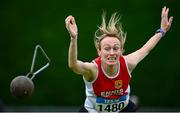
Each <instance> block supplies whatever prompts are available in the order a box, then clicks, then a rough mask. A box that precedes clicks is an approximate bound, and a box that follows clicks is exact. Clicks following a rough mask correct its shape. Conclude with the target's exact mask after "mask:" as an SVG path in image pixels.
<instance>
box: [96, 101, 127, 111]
mask: <svg viewBox="0 0 180 113" xmlns="http://www.w3.org/2000/svg"><path fill="white" fill-rule="evenodd" d="M98 108H99V111H107V112H116V111H118V110H121V109H122V108H124V102H120V103H115V104H99V105H98Z"/></svg>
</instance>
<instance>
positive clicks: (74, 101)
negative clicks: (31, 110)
mask: <svg viewBox="0 0 180 113" xmlns="http://www.w3.org/2000/svg"><path fill="white" fill-rule="evenodd" d="M164 5H166V6H167V7H169V8H170V12H169V15H173V16H174V21H173V24H172V27H171V29H170V31H169V32H168V33H167V34H166V36H165V37H164V38H163V39H162V40H161V41H160V43H159V44H158V45H157V46H156V47H155V49H154V50H153V51H152V52H151V54H149V56H147V57H146V58H145V59H144V60H143V61H142V62H141V63H140V64H139V65H138V66H137V67H136V69H135V70H134V71H133V73H132V76H133V78H132V82H131V93H132V95H137V96H138V97H139V99H140V106H143V107H170V108H171V107H173V108H180V97H179V96H180V88H179V80H180V71H179V69H180V66H179V64H180V51H179V49H180V47H179V45H180V44H179V42H180V38H179V31H178V30H179V29H180V21H179V20H180V14H179V11H180V7H179V5H180V1H179V0H66V1H65V0H1V1H0V38H1V41H0V72H1V74H0V98H1V100H2V101H3V103H4V105H5V106H80V105H82V104H83V103H84V99H85V89H84V83H83V80H82V77H81V76H78V75H76V74H74V73H73V72H72V71H71V70H70V69H69V68H68V65H67V64H68V61H67V57H68V56H67V55H68V47H69V39H70V38H69V34H68V33H67V30H66V28H65V23H64V21H65V18H66V17H67V16H68V15H73V16H74V17H75V19H76V22H77V25H78V31H79V37H78V58H79V59H81V60H82V61H91V60H93V59H94V58H95V57H97V53H96V49H95V47H94V45H93V44H94V43H93V36H94V32H95V31H96V29H97V26H98V25H100V24H101V14H102V11H103V10H105V11H106V12H107V18H109V17H110V15H111V14H112V13H114V12H119V13H120V14H121V16H122V18H121V22H122V23H123V28H124V30H125V31H127V41H126V44H125V53H124V54H129V53H131V52H133V51H135V50H137V49H138V48H140V47H141V46H142V45H143V44H144V43H145V42H146V41H147V40H148V39H149V38H150V37H151V36H152V35H153V34H154V32H155V31H156V29H158V28H159V27H160V15H161V9H162V7H163V6H164ZM37 44H40V45H41V46H42V48H43V49H44V50H45V52H46V53H47V55H48V56H49V58H50V59H51V65H50V67H48V68H47V69H46V70H44V71H43V72H41V73H39V74H38V75H37V76H36V77H35V79H33V82H34V85H35V91H34V94H33V95H32V97H30V98H28V99H24V100H18V99H16V98H15V97H14V96H12V95H11V93H10V90H9V85H10V82H11V80H12V79H13V78H14V77H16V76H18V75H26V74H27V73H28V72H29V71H30V67H31V62H32V57H33V53H34V48H35V46H36V45H37ZM42 62H43V61H42ZM38 64H41V60H37V65H38ZM42 64H43V63H42ZM39 66H40V67H41V65H39Z"/></svg>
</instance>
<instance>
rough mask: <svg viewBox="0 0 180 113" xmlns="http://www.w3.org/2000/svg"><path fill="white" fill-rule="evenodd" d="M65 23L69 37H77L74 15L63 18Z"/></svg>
mask: <svg viewBox="0 0 180 113" xmlns="http://www.w3.org/2000/svg"><path fill="white" fill-rule="evenodd" d="M65 24H66V29H67V30H68V32H69V34H70V36H71V38H77V35H78V29H77V25H76V22H75V19H74V17H73V16H71V15H70V16H68V17H67V18H66V19H65Z"/></svg>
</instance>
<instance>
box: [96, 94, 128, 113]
mask: <svg viewBox="0 0 180 113" xmlns="http://www.w3.org/2000/svg"><path fill="white" fill-rule="evenodd" d="M126 99H127V98H126V96H122V97H120V98H118V99H106V98H102V97H97V98H96V109H97V110H98V111H100V112H118V111H121V110H122V109H123V108H125V107H126V105H127V101H126Z"/></svg>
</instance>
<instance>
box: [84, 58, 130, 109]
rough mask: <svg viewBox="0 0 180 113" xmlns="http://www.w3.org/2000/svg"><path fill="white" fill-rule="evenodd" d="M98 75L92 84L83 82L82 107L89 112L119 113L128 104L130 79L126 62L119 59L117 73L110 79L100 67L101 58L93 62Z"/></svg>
mask: <svg viewBox="0 0 180 113" xmlns="http://www.w3.org/2000/svg"><path fill="white" fill-rule="evenodd" d="M93 63H95V64H96V66H97V69H98V73H97V76H96V79H95V80H94V81H92V82H88V81H86V80H85V79H84V81H85V86H86V100H85V104H84V107H85V108H86V109H87V110H88V111H89V112H119V111H121V110H122V109H123V108H125V107H126V106H127V105H128V103H129V93H130V86H129V82H130V79H131V75H130V72H129V70H128V67H127V63H126V60H125V59H124V57H123V56H120V57H119V69H118V70H119V71H118V73H117V74H116V75H115V76H113V77H110V76H108V75H107V74H106V73H105V71H104V70H103V68H102V66H101V58H100V57H98V58H96V59H95V60H93Z"/></svg>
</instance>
